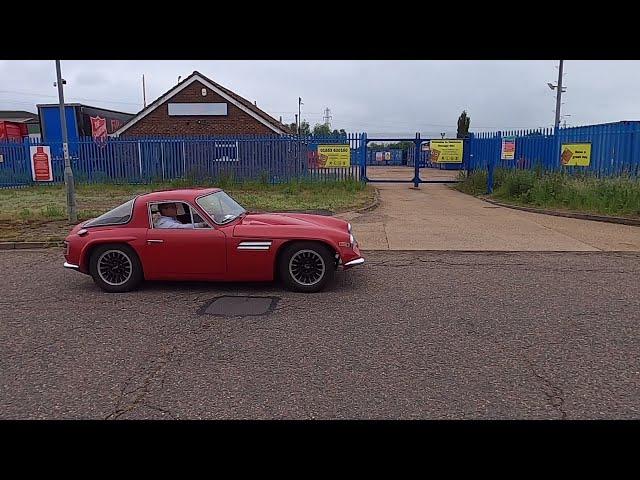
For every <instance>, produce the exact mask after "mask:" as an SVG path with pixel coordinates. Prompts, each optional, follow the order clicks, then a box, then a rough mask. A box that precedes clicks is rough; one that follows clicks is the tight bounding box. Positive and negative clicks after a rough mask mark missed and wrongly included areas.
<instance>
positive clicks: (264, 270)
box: [64, 188, 364, 292]
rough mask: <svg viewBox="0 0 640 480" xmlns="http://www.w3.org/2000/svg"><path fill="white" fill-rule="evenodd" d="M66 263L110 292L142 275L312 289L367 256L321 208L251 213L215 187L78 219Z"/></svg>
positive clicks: (138, 200) (158, 195) (159, 195)
mask: <svg viewBox="0 0 640 480" xmlns="http://www.w3.org/2000/svg"><path fill="white" fill-rule="evenodd" d="M64 246H65V254H64V257H65V260H66V261H65V263H64V266H65V267H66V268H71V269H75V270H77V271H79V272H82V273H85V274H88V275H91V276H92V277H93V280H94V281H95V283H96V284H97V285H98V286H100V287H101V288H102V289H103V290H105V291H107V292H126V291H130V290H132V289H134V288H136V287H137V286H138V285H139V284H140V282H142V280H210V281H230V282H236V281H271V280H274V279H275V278H276V277H279V278H280V279H281V280H282V281H283V282H284V284H285V285H286V286H287V287H288V288H290V289H292V290H295V291H300V292H317V291H319V290H322V289H323V288H324V287H325V286H326V285H327V283H328V282H329V281H331V279H332V277H333V274H334V272H335V270H336V269H337V268H338V267H342V268H344V269H348V268H351V267H353V266H355V265H360V264H362V263H364V258H362V256H361V255H360V251H359V249H358V244H357V242H356V240H355V239H354V238H353V234H352V233H351V225H350V224H349V223H347V222H345V221H344V220H340V219H337V218H332V217H326V216H321V215H308V214H298V213H296V214H293V213H268V214H266V213H249V212H247V211H246V210H245V209H244V208H242V207H241V206H240V205H239V204H238V203H236V202H235V201H234V200H233V199H232V198H231V197H230V196H229V195H227V194H226V193H225V192H224V191H222V190H220V189H218V188H194V189H182V190H167V191H160V192H153V193H148V194H145V195H139V196H137V197H135V198H134V199H132V200H129V201H128V202H126V203H124V204H122V205H120V206H119V207H116V208H114V209H113V210H111V211H109V212H107V213H105V214H104V215H101V216H100V217H98V218H94V219H91V220H89V221H87V222H84V223H82V224H80V225H77V226H76V227H75V228H73V230H71V233H70V234H69V235H68V236H67V238H66V239H65V241H64Z"/></svg>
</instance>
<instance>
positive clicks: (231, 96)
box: [114, 71, 291, 135]
mask: <svg viewBox="0 0 640 480" xmlns="http://www.w3.org/2000/svg"><path fill="white" fill-rule="evenodd" d="M196 80H198V81H200V83H202V84H204V85H207V86H208V87H209V88H211V89H212V90H214V91H216V93H218V94H219V95H220V96H221V97H223V98H225V97H226V98H227V99H228V101H230V102H231V103H233V104H235V105H236V106H237V107H238V108H240V110H243V111H244V112H245V113H247V114H249V115H250V116H252V117H254V118H255V119H256V120H258V121H260V122H261V123H263V124H264V125H266V126H267V127H269V128H271V130H273V131H274V132H276V133H291V132H290V130H289V127H288V126H286V125H284V124H282V123H280V122H279V121H278V120H276V119H275V118H273V117H272V116H271V115H269V114H268V113H266V112H265V111H264V110H261V109H260V108H258V107H257V106H256V105H254V104H253V103H251V102H250V101H249V100H247V99H246V98H243V97H241V96H240V95H238V94H237V93H235V92H232V91H231V90H229V89H228V88H225V87H223V86H222V85H220V84H219V83H216V82H214V81H213V80H211V79H209V78H207V77H205V76H204V75H202V74H201V73H200V72H198V71H194V72H193V73H192V74H191V75H189V76H188V77H187V78H185V79H184V80H182V81H181V82H180V83H178V84H177V85H176V86H174V87H173V88H171V89H170V90H169V91H167V92H166V93H165V94H164V95H162V96H160V97H158V98H157V99H156V100H155V101H154V102H153V103H151V104H150V105H148V106H147V107H146V108H144V109H142V110H141V111H140V112H138V113H137V114H136V115H135V116H134V117H133V118H132V119H131V120H129V122H127V123H126V124H124V125H123V126H122V127H120V128H119V129H118V130H117V131H116V132H114V135H120V134H121V133H123V132H125V131H126V130H128V129H129V128H130V127H131V126H133V125H134V124H136V123H138V122H139V121H140V120H142V118H144V117H145V116H146V115H148V114H149V113H151V112H152V111H154V110H155V109H156V108H158V107H159V106H160V105H162V104H163V103H165V102H166V101H167V100H169V99H170V98H171V97H173V96H174V95H176V94H177V93H179V92H180V91H182V90H183V89H184V88H186V87H187V86H189V85H191V84H192V83H193V82H195V81H196Z"/></svg>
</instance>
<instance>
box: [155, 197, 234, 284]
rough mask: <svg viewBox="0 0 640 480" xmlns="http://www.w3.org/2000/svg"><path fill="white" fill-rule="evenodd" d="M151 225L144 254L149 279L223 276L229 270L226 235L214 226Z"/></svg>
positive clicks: (203, 278) (205, 278)
mask: <svg viewBox="0 0 640 480" xmlns="http://www.w3.org/2000/svg"><path fill="white" fill-rule="evenodd" d="M191 208H193V207H191ZM150 227H151V228H149V229H148V230H147V235H146V244H145V247H144V248H145V253H144V255H143V262H144V266H143V268H144V270H145V276H146V277H147V278H150V279H151V278H156V279H176V280H180V279H202V280H220V279H223V278H224V275H225V274H226V271H227V253H226V236H225V234H224V233H223V232H222V231H221V230H219V229H216V228H215V227H211V228H153V224H151V225H150Z"/></svg>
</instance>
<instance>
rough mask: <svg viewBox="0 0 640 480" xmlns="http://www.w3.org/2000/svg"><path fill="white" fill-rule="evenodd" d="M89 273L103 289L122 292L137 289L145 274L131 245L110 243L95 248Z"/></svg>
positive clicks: (90, 259)
mask: <svg viewBox="0 0 640 480" xmlns="http://www.w3.org/2000/svg"><path fill="white" fill-rule="evenodd" d="M89 273H90V274H91V277H92V278H93V281H94V282H95V283H96V285H98V286H99V287H100V288H101V289H102V290H104V291H105V292H109V293H122V292H130V291H131V290H135V289H136V288H137V287H138V286H139V285H140V283H141V282H142V280H143V278H144V275H143V273H142V265H141V264H140V259H139V258H138V254H137V253H136V252H135V250H134V249H133V248H131V247H130V246H129V245H122V244H108V245H100V246H98V247H96V248H95V249H93V251H92V252H91V257H90V258H89Z"/></svg>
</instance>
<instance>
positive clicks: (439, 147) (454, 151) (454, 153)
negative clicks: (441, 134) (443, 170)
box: [430, 140, 463, 163]
mask: <svg viewBox="0 0 640 480" xmlns="http://www.w3.org/2000/svg"><path fill="white" fill-rule="evenodd" d="M430 143H431V161H432V162H434V163H462V148H463V147H462V140H431V142H430Z"/></svg>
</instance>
